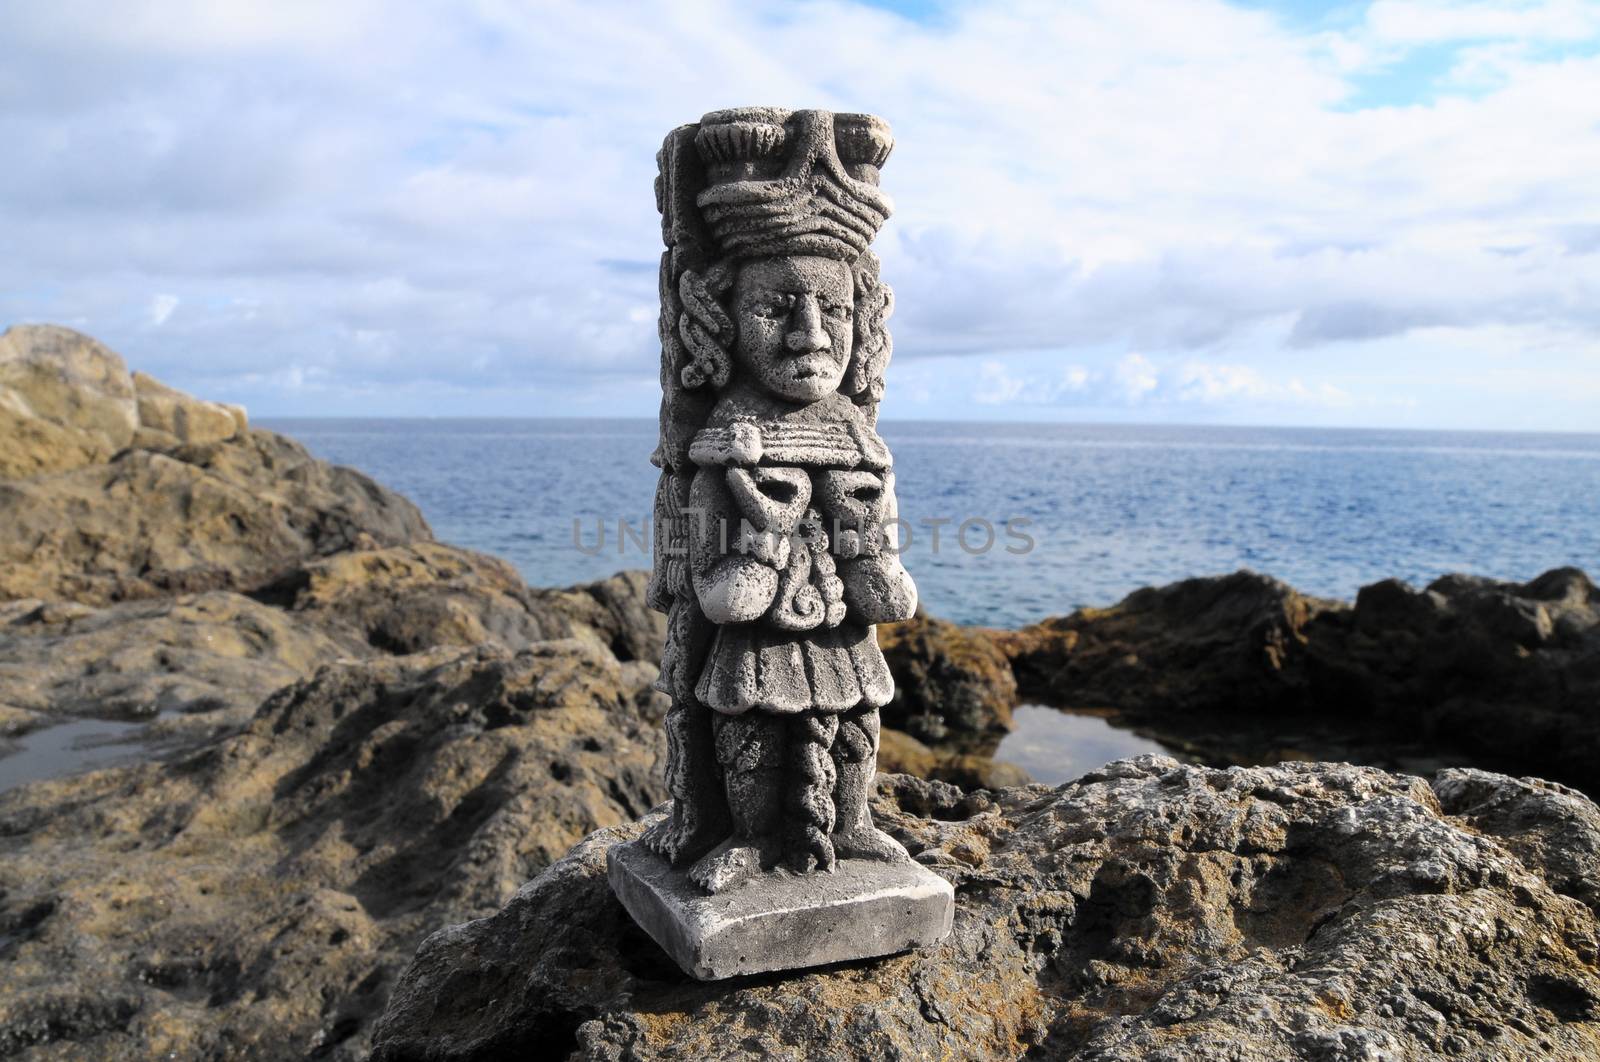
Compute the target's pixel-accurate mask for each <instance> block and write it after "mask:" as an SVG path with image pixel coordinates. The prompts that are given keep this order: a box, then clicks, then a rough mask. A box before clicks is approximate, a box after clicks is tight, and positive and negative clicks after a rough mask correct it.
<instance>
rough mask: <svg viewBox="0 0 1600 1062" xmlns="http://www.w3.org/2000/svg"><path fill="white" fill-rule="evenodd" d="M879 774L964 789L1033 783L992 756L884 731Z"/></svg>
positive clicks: (1026, 773)
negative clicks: (925, 780)
mask: <svg viewBox="0 0 1600 1062" xmlns="http://www.w3.org/2000/svg"><path fill="white" fill-rule="evenodd" d="M878 770H880V771H882V772H884V773H885V774H914V775H916V776H917V777H918V778H936V779H938V780H939V781H942V782H949V783H951V784H952V785H958V786H961V787H962V788H963V789H1001V788H1004V787H1005V786H1008V785H1027V784H1028V783H1029V782H1031V781H1033V778H1032V776H1031V775H1029V774H1028V772H1027V771H1026V770H1024V769H1023V768H1021V767H1018V766H1017V765H1016V764H1014V763H1005V762H1002V761H1000V760H996V759H995V758H994V757H993V756H987V755H982V754H979V753H971V752H962V751H961V750H960V749H959V748H949V747H943V746H928V745H924V744H923V743H922V742H920V741H918V740H917V739H916V738H914V737H912V736H911V735H910V734H907V733H904V732H903V731H899V730H895V729H894V728H892V727H884V728H883V731H882V733H881V739H880V741H879V743H878Z"/></svg>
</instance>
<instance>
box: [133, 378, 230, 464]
mask: <svg viewBox="0 0 1600 1062" xmlns="http://www.w3.org/2000/svg"><path fill="white" fill-rule="evenodd" d="M133 392H134V394H135V395H136V396H137V397H138V401H139V427H140V428H141V429H142V430H144V431H147V432H151V433H159V434H152V435H150V436H149V438H151V439H152V440H155V439H162V438H163V437H164V438H166V439H171V440H172V441H173V442H176V443H212V442H224V441H226V440H228V439H234V438H238V437H239V436H241V435H243V434H244V433H245V432H247V431H249V430H250V421H249V418H248V417H247V416H246V415H245V411H244V408H243V407H242V406H225V405H222V404H220V403H218V402H207V401H205V400H204V399H200V398H195V397H194V396H193V395H186V394H184V393H183V392H182V391H178V390H175V389H174V388H171V387H168V386H167V385H166V384H164V383H162V382H161V381H159V380H156V379H154V378H152V377H150V376H146V375H145V374H144V373H142V372H136V373H134V374H133ZM146 448H147V449H150V448H151V447H146Z"/></svg>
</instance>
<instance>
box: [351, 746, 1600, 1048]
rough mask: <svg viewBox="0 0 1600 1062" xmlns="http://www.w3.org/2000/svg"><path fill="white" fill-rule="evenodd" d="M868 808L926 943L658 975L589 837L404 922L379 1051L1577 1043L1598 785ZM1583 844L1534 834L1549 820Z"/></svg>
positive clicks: (1589, 958) (1157, 772) (1090, 788)
mask: <svg viewBox="0 0 1600 1062" xmlns="http://www.w3.org/2000/svg"><path fill="white" fill-rule="evenodd" d="M875 810H876V812H877V815H878V820H879V822H880V823H881V824H882V825H883V826H884V828H886V829H888V830H889V831H891V832H892V833H893V834H894V835H895V836H896V837H898V838H899V839H900V840H901V841H902V842H904V843H905V845H906V846H907V847H908V849H910V850H911V851H913V852H915V853H916V854H917V859H918V860H919V862H923V863H924V864H926V865H928V866H930V867H931V868H933V869H935V870H937V871H938V872H939V873H940V874H942V875H944V876H945V877H946V878H948V879H949V880H950V881H951V882H952V883H953V884H954V885H955V886H956V889H957V910H956V917H955V929H954V932H953V933H952V935H951V937H950V938H949V939H948V940H947V941H946V942H944V943H943V944H941V945H940V946H938V947H937V948H934V949H931V950H929V951H926V952H918V953H912V954H908V955H902V956H896V957H892V958H888V959H882V960H875V961H868V962H862V963H852V964H847V965H843V966H838V967H832V968H828V969H824V970H816V971H810V972H806V973H800V974H790V975H786V976H772V975H768V976H764V977H756V978H748V979H741V980H738V981H733V982H727V983H721V984H716V985H704V984H698V983H696V982H694V981H692V980H691V979H689V978H688V977H687V976H686V975H684V974H682V973H681V972H680V971H679V970H678V969H677V968H676V966H674V965H673V964H672V963H671V962H670V961H668V960H667V959H666V957H665V956H664V955H662V954H661V952H660V951H659V949H658V948H657V947H656V946H655V944H654V943H653V942H651V941H650V940H649V939H648V938H647V937H645V936H644V934H643V933H642V932H641V931H640V930H639V929H638V928H637V927H636V926H634V925H633V924H632V922H631V920H630V919H629V918H628V917H627V915H626V913H625V912H624V911H623V910H622V908H621V906H620V904H618V903H617V902H616V900H615V899H614V898H613V897H612V896H611V891H610V889H609V887H608V886H607V883H606V877H605V875H606V869H605V852H606V850H607V848H608V847H609V846H610V845H612V844H614V843H616V842H617V841H619V840H625V839H628V838H631V837H634V836H637V834H638V833H639V831H640V828H641V827H640V825H639V824H633V825H630V826H625V827H618V828H612V829H607V830H604V831H602V832H601V833H599V834H597V835H595V836H593V837H591V838H589V839H588V840H586V841H585V842H584V843H583V844H581V845H579V846H578V847H577V848H576V849H574V851H573V852H572V853H571V854H570V855H569V856H567V857H566V858H565V859H562V860H561V861H560V862H558V863H556V864H555V865H553V866H552V867H550V868H549V869H548V870H547V871H545V872H544V873H543V874H541V875H540V876H539V877H538V878H536V879H535V880H533V881H532V882H530V883H529V884H527V885H526V886H524V887H523V888H522V889H520V890H519V891H518V892H517V893H516V895H515V896H514V897H513V898H512V899H511V901H510V902H509V903H508V904H507V905H506V906H505V907H504V908H503V909H502V910H501V911H500V912H498V913H497V914H495V915H493V916H492V917H490V918H488V919H484V920H481V921H477V922H471V923H467V924H464V925H458V926H453V927H451V928H449V929H447V930H443V931H441V932H439V933H437V934H435V935H434V936H432V937H431V938H429V939H428V940H427V941H426V942H425V943H424V944H423V946H422V948H421V950H420V951H419V952H418V955H417V957H416V959H415V961H414V962H413V964H412V965H411V967H410V968H409V969H408V970H407V971H406V972H405V974H404V975H403V976H402V978H401V980H400V982H399V984H398V985H397V986H396V989H395V992H394V994H393V996H392V997H391V1001H390V1005H389V1009H388V1011H387V1012H386V1013H385V1015H384V1018H383V1020H382V1022H381V1023H380V1026H379V1030H378V1033H377V1045H376V1050H375V1052H374V1057H375V1058H376V1059H378V1060H379V1062H402V1060H412V1059H419V1060H420V1059H429V1060H431V1062H442V1060H447V1059H450V1060H456V1059H488V1058H501V1057H521V1056H523V1055H526V1056H528V1057H533V1056H537V1057H543V1058H574V1059H621V1058H637V1059H652V1058H697V1059H708V1060H710V1059H724V1058H726V1059H733V1058H748V1057H767V1058H780V1059H805V1058H834V1059H854V1058H859V1059H883V1058H995V1059H1008V1058H1021V1057H1023V1056H1024V1055H1029V1056H1030V1057H1048V1058H1077V1059H1105V1060H1112V1059H1115V1060H1118V1062H1125V1060H1133V1059H1151V1060H1155V1059H1161V1060H1176V1059H1216V1060H1221V1059H1228V1060H1230V1062H1256V1060H1261V1062H1267V1060H1272V1062H1277V1060H1281V1059H1355V1058H1374V1059H1376V1058H1396V1059H1399V1058H1405V1059H1416V1060H1423V1059H1446V1058H1480V1059H1510V1058H1541V1059H1556V1060H1572V1062H1577V1060H1580V1059H1590V1058H1593V1057H1595V1056H1596V1054H1597V1053H1600V972H1597V966H1596V962H1597V960H1596V949H1597V947H1600V924H1597V920H1596V911H1595V910H1594V908H1593V907H1591V906H1590V905H1589V904H1587V903H1585V902H1584V896H1585V893H1584V892H1583V890H1584V889H1585V888H1586V886H1584V885H1583V884H1581V883H1582V882H1584V881H1589V882H1592V881H1594V880H1597V875H1600V864H1597V863H1596V855H1595V848H1594V846H1593V843H1592V842H1593V840H1594V838H1595V836H1596V835H1597V831H1600V809H1597V808H1596V807H1595V805H1594V804H1593V803H1591V802H1590V801H1588V800H1587V799H1585V798H1583V797H1582V796H1579V795H1578V794H1576V793H1574V792H1572V791H1570V790H1564V789H1562V788H1560V787H1555V786H1550V785H1546V784H1542V783H1537V782H1528V781H1517V780H1513V779H1510V778H1506V777H1502V776H1495V775H1489V774H1485V773H1482V772H1462V771H1451V772H1446V773H1445V774H1444V775H1443V776H1442V777H1441V778H1440V779H1439V781H1438V782H1437V783H1435V786H1434V787H1432V788H1430V786H1429V785H1428V783H1426V782H1424V781H1423V780H1421V779H1418V778H1409V777H1404V776H1397V775H1391V774H1388V773H1385V772H1383V771H1379V770H1375V769H1371V768H1358V767H1352V766H1348V765H1343V764H1309V763H1298V764H1285V765H1283V766H1279V767H1271V768H1250V769H1241V768H1235V769H1231V770H1226V771H1224V770H1212V769H1206V768H1201V767H1192V766H1182V765H1179V764H1177V763H1175V762H1174V761H1172V760H1169V759H1166V758H1162V757H1144V758H1141V759H1139V760H1133V761H1122V762H1119V763H1115V764H1112V765H1110V766H1108V767H1106V768H1104V769H1103V770H1101V771H1097V772H1094V773H1091V774H1089V775H1087V776H1085V777H1084V778H1082V779H1079V780H1078V781H1076V782H1074V783H1071V784H1068V785H1066V786H1063V787H1061V788H1060V789H1057V790H1054V791H1052V790H1048V789H1045V788H1044V787H1040V786H1034V787H1028V788H1023V789H1010V790H1004V791H1000V792H996V793H974V794H963V793H961V792H960V791H959V790H957V789H955V788H953V787H950V786H945V785H942V784H940V783H936V782H933V783H930V782H921V781H917V780H915V779H910V778H905V777H903V776H893V777H887V778H885V784H884V786H883V791H882V793H881V794H880V798H879V800H878V803H877V805H876V809H875ZM1574 829H1576V830H1578V831H1580V836H1581V837H1582V838H1583V839H1584V841H1583V843H1581V844H1579V845H1575V846H1571V847H1567V846H1558V845H1552V844H1551V840H1552V839H1553V838H1554V837H1555V836H1556V835H1557V834H1558V833H1560V832H1562V831H1570V830H1574Z"/></svg>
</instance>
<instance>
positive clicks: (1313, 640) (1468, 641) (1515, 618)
mask: <svg viewBox="0 0 1600 1062" xmlns="http://www.w3.org/2000/svg"><path fill="white" fill-rule="evenodd" d="M1307 634H1308V646H1309V653H1308V659H1307V663H1308V667H1307V675H1308V677H1309V680H1310V683H1311V687H1312V689H1313V690H1315V691H1316V694H1317V699H1316V703H1315V709H1316V710H1317V711H1319V712H1331V711H1334V710H1342V711H1343V712H1345V713H1347V715H1348V717H1349V718H1350V723H1351V725H1354V726H1365V727H1367V728H1369V729H1371V730H1374V731H1378V732H1386V733H1398V734H1401V735H1404V736H1407V737H1411V738H1414V739H1416V740H1420V741H1422V742H1424V743H1425V744H1427V745H1430V746H1433V747H1436V748H1441V749H1446V750H1449V752H1450V753H1451V754H1452V755H1458V756H1466V757H1471V758H1472V759H1473V760H1475V761H1477V762H1479V763H1481V764H1485V765H1490V766H1494V767H1497V768H1499V769H1501V770H1509V771H1518V772H1529V773H1537V774H1540V775H1543V776H1545V777H1550V778H1555V779H1557V780H1559V781H1562V782H1566V783H1568V784H1570V785H1575V786H1578V787H1579V788H1581V789H1583V790H1585V791H1586V792H1589V793H1591V794H1597V793H1600V714H1597V713H1596V711H1595V706H1596V705H1600V593H1597V592H1596V590H1595V586H1594V583H1593V582H1591V581H1590V579H1589V577H1588V576H1587V575H1585V574H1584V573H1583V572H1581V571H1579V570H1578V569H1576V568H1557V569H1554V570H1552V571H1549V572H1546V573H1544V574H1543V575H1541V576H1539V577H1538V578H1536V579H1532V580H1530V581H1528V582H1526V583H1516V582H1504V581H1499V580H1494V579H1484V578H1479V577H1473V576H1464V575H1448V576H1445V577H1443V578H1441V579H1437V580H1435V581H1434V582H1432V583H1430V584H1429V585H1428V586H1427V587H1425V588H1423V589H1420V590H1419V589H1416V588H1413V587H1411V586H1408V585H1406V584H1405V583H1403V582H1400V581H1399V580H1392V579H1391V580H1385V581H1384V582H1381V583H1376V584H1374V585H1372V586H1368V587H1364V588H1363V589H1362V590H1361V592H1360V594H1359V595H1357V597H1356V602H1355V607H1354V608H1353V609H1350V610H1347V611H1341V612H1337V613H1329V614H1327V615H1325V616H1323V617H1320V618H1319V621H1318V622H1316V623H1313V624H1311V625H1310V627H1309V628H1308V631H1307Z"/></svg>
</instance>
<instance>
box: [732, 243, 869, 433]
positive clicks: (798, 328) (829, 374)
mask: <svg viewBox="0 0 1600 1062" xmlns="http://www.w3.org/2000/svg"><path fill="white" fill-rule="evenodd" d="M732 303H733V305H732V310H733V314H732V317H733V353H734V360H735V362H736V365H737V368H738V370H739V371H740V373H741V374H742V375H744V376H745V377H746V378H747V379H748V380H749V381H750V382H751V383H752V384H753V385H754V386H755V387H756V388H758V389H759V390H761V391H763V392H765V393H767V394H769V395H771V396H773V397H774V398H781V399H785V400H787V401H790V402H815V401H817V400H818V399H821V398H824V397H826V396H827V395H829V394H831V393H832V392H834V391H837V390H838V389H839V384H840V383H841V382H842V381H843V380H844V373H845V369H846V368H848V367H849V365H850V352H851V348H852V346H853V344H854V339H855V336H854V332H855V328H854V325H853V324H852V323H851V318H853V317H854V316H855V283H854V279H853V278H852V277H851V275H850V270H849V268H848V267H847V266H846V265H845V264H844V263H843V262H840V261H838V260H836V259H832V258H814V257H803V256H795V257H785V258H757V259H754V260H752V261H749V262H745V263H743V264H742V265H741V266H740V268H739V275H738V278H737V279H736V280H735V281H734V286H733V298H732Z"/></svg>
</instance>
